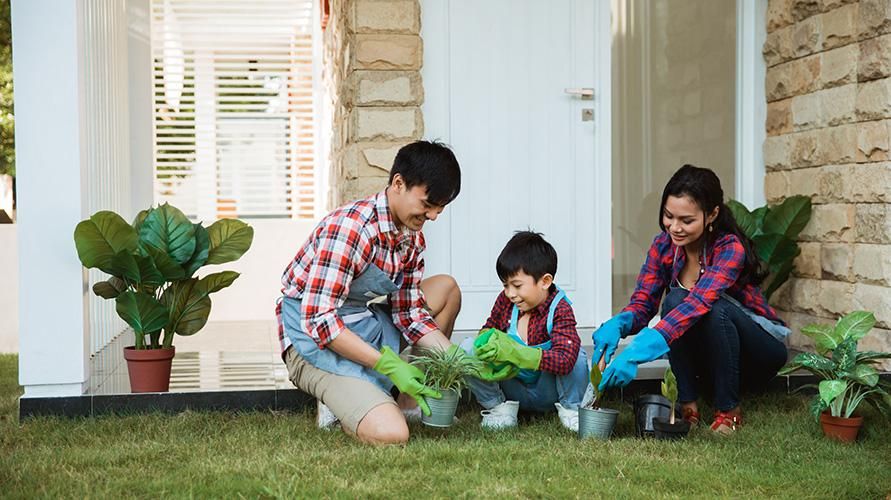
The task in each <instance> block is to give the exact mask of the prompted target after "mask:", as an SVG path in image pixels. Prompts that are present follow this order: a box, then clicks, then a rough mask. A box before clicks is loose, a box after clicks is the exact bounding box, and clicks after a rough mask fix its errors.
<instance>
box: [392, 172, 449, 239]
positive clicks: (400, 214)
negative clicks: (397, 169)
mask: <svg viewBox="0 0 891 500" xmlns="http://www.w3.org/2000/svg"><path fill="white" fill-rule="evenodd" d="M390 193H391V195H390V200H389V201H390V210H391V211H392V212H393V218H394V219H395V222H396V227H398V228H399V229H402V228H403V227H407V228H408V229H410V230H412V231H420V230H421V229H422V228H423V227H424V223H425V222H427V221H428V220H436V218H437V217H439V214H441V213H442V211H443V209H444V208H445V207H444V206H442V205H436V204H434V203H431V202H429V201H427V186H413V187H411V188H409V187H408V186H406V185H405V181H404V180H403V179H402V177H401V176H400V175H399V174H397V175H396V177H395V178H394V179H393V183H392V184H391V185H390Z"/></svg>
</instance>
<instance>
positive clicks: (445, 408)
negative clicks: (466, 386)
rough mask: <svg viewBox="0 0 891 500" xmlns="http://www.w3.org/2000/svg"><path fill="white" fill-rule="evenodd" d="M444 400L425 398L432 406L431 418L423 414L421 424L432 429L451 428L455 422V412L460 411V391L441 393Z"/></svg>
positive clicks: (452, 390)
mask: <svg viewBox="0 0 891 500" xmlns="http://www.w3.org/2000/svg"><path fill="white" fill-rule="evenodd" d="M440 393H442V398H440V399H433V398H424V399H425V400H426V401H427V405H429V406H430V416H429V417H428V416H427V415H424V414H423V413H422V414H421V423H422V424H424V425H429V426H430V427H451V426H452V423H453V422H454V421H455V410H457V409H458V397H459V394H458V391H456V390H454V389H446V390H444V391H440Z"/></svg>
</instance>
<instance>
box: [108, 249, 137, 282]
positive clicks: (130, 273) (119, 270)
mask: <svg viewBox="0 0 891 500" xmlns="http://www.w3.org/2000/svg"><path fill="white" fill-rule="evenodd" d="M109 271H112V272H110V273H109V274H112V275H114V276H117V277H124V278H127V280H129V281H130V282H132V283H139V266H138V265H137V264H136V259H135V258H133V254H131V253H130V252H129V251H128V250H121V251H120V252H118V253H116V254H115V255H114V257H112V259H111V268H110V269H109ZM106 272H108V271H106Z"/></svg>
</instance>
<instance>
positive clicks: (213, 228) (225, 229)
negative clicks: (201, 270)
mask: <svg viewBox="0 0 891 500" xmlns="http://www.w3.org/2000/svg"><path fill="white" fill-rule="evenodd" d="M207 235H208V237H209V238H210V249H209V252H208V256H207V264H224V263H226V262H232V261H233V260H238V258H240V257H241V256H242V255H244V253H245V252H247V251H248V249H249V248H250V247H251V243H252V242H253V240H254V228H252V227H251V226H249V225H247V224H245V223H244V222H242V221H240V220H238V219H220V220H218V221H216V222H214V223H213V224H211V225H210V227H208V228H207Z"/></svg>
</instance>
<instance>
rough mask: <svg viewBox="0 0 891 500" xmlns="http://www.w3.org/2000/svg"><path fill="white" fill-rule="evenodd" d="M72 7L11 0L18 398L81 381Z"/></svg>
mask: <svg viewBox="0 0 891 500" xmlns="http://www.w3.org/2000/svg"><path fill="white" fill-rule="evenodd" d="M82 9H83V4H82V2H81V1H74V0H43V1H40V2H35V1H33V0H12V46H13V68H14V71H13V78H14V84H15V89H16V92H15V106H16V108H15V111H16V132H15V140H16V160H17V167H18V168H17V169H16V170H17V173H18V179H17V182H18V185H17V188H18V216H19V217H18V229H19V349H20V351H19V383H20V384H21V385H22V386H24V388H25V395H24V397H41V396H76V395H80V394H83V393H84V391H85V388H86V387H88V384H87V381H88V378H89V363H88V356H89V354H88V344H87V342H88V337H89V335H88V332H89V317H88V312H87V311H88V309H87V295H86V293H87V291H88V290H87V289H86V276H85V273H84V270H83V267H82V266H81V264H80V262H79V261H78V258H77V253H76V251H75V247H74V240H73V236H72V235H73V233H74V227H75V225H77V223H78V222H79V221H80V220H82V219H83V218H85V217H86V216H87V215H88V214H87V213H86V211H87V200H86V195H85V193H86V185H85V183H86V176H85V174H84V163H85V162H84V149H83V144H84V137H85V130H84V101H85V98H84V97H85V96H84V63H85V61H84V60H83V50H82V42H83V40H82V35H81V34H82V33H83V29H82V26H81V25H82V19H83V17H82V16H81V10H82Z"/></svg>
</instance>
